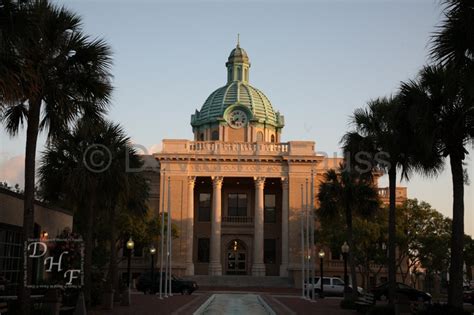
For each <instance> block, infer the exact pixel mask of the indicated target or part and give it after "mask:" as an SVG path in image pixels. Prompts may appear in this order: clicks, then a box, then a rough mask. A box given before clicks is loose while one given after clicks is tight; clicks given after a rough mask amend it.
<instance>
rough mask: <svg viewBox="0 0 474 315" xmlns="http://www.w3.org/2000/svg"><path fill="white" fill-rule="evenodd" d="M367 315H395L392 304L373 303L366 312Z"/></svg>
mask: <svg viewBox="0 0 474 315" xmlns="http://www.w3.org/2000/svg"><path fill="white" fill-rule="evenodd" d="M367 315H395V308H394V307H393V306H392V305H389V304H384V305H375V306H374V307H372V308H371V309H370V310H369V311H368V312H367Z"/></svg>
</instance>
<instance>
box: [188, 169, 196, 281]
mask: <svg viewBox="0 0 474 315" xmlns="http://www.w3.org/2000/svg"><path fill="white" fill-rule="evenodd" d="M195 181H196V177H195V176H189V177H188V216H187V220H188V224H187V238H186V272H185V274H186V275H187V276H193V275H194V263H193V248H194V239H193V238H194V184H195Z"/></svg>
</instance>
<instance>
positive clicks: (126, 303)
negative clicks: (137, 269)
mask: <svg viewBox="0 0 474 315" xmlns="http://www.w3.org/2000/svg"><path fill="white" fill-rule="evenodd" d="M125 246H126V247H127V256H128V263H127V288H126V289H125V294H123V295H122V305H123V306H130V278H131V273H130V262H131V260H132V251H133V247H135V242H134V241H133V240H132V237H130V238H129V239H128V241H127V243H126V244H125Z"/></svg>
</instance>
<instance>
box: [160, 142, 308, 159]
mask: <svg viewBox="0 0 474 315" xmlns="http://www.w3.org/2000/svg"><path fill="white" fill-rule="evenodd" d="M314 150H315V146H314V142H313V141H290V142H284V143H270V142H223V141H189V140H181V139H165V140H163V149H162V150H161V152H160V153H159V154H193V155H198V154H203V155H211V154H212V155H217V154H221V155H279V156H282V155H284V156H315V152H314Z"/></svg>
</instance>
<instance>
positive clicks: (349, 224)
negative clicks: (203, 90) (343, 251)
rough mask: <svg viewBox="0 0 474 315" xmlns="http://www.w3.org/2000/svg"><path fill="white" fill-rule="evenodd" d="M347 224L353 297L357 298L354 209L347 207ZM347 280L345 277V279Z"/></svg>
mask: <svg viewBox="0 0 474 315" xmlns="http://www.w3.org/2000/svg"><path fill="white" fill-rule="evenodd" d="M346 224H347V241H348V243H349V248H350V250H349V267H350V268H351V282H352V299H353V300H356V299H357V271H356V265H355V259H354V254H353V252H354V249H355V244H354V234H353V233H354V232H353V228H352V210H351V208H350V207H349V206H348V207H346ZM344 280H345V279H344Z"/></svg>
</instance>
